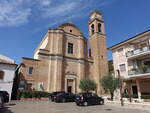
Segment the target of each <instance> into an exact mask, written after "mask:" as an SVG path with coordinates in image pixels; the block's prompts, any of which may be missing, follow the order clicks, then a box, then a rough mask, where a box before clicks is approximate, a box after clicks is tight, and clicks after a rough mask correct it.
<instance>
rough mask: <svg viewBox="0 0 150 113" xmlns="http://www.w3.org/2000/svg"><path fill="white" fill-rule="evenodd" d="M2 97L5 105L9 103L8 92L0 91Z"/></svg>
mask: <svg viewBox="0 0 150 113" xmlns="http://www.w3.org/2000/svg"><path fill="white" fill-rule="evenodd" d="M0 96H1V97H2V98H3V100H4V103H8V102H9V94H8V92H7V91H0Z"/></svg>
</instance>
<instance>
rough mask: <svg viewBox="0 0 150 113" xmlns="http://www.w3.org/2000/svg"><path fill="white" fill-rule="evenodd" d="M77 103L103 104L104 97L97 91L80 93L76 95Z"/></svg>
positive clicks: (86, 104) (85, 104)
mask: <svg viewBox="0 0 150 113" xmlns="http://www.w3.org/2000/svg"><path fill="white" fill-rule="evenodd" d="M75 102H76V105H78V106H79V105H84V106H88V105H103V104H104V99H103V98H101V97H99V96H98V95H97V94H95V93H80V94H78V95H77V96H76V100H75Z"/></svg>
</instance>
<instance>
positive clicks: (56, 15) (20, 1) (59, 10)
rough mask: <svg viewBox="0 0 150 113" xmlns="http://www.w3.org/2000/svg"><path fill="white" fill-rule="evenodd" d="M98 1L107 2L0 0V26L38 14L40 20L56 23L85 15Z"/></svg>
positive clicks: (17, 23)
mask: <svg viewBox="0 0 150 113" xmlns="http://www.w3.org/2000/svg"><path fill="white" fill-rule="evenodd" d="M98 3H99V6H100V5H106V4H107V2H106V0H99V1H98V2H97V1H95V0H88V1H87V0H0V27H3V26H20V25H22V24H25V23H27V22H28V21H30V17H34V16H35V15H40V17H39V19H41V20H42V19H50V20H51V23H49V24H53V23H56V24H57V21H58V22H60V21H62V20H67V19H70V18H75V17H76V16H78V17H80V16H81V15H82V16H84V15H86V14H87V12H89V10H91V9H93V6H94V5H98ZM56 19H57V21H56ZM52 22H53V23H52Z"/></svg>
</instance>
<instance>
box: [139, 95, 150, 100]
mask: <svg viewBox="0 0 150 113" xmlns="http://www.w3.org/2000/svg"><path fill="white" fill-rule="evenodd" d="M141 98H142V99H150V95H141Z"/></svg>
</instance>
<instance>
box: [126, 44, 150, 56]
mask: <svg viewBox="0 0 150 113" xmlns="http://www.w3.org/2000/svg"><path fill="white" fill-rule="evenodd" d="M147 51H150V47H149V46H146V47H143V48H139V49H136V50H132V51H128V52H127V53H126V56H127V57H130V56H133V55H138V54H141V53H144V52H147Z"/></svg>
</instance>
